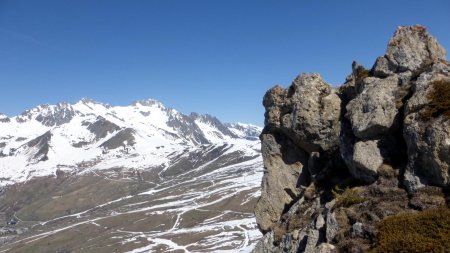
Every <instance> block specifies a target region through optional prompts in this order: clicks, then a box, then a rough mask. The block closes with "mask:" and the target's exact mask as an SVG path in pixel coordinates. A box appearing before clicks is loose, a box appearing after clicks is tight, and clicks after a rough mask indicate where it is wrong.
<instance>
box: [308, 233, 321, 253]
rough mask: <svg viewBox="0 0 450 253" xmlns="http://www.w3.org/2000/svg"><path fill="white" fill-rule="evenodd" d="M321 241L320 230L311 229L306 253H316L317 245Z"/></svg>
mask: <svg viewBox="0 0 450 253" xmlns="http://www.w3.org/2000/svg"><path fill="white" fill-rule="evenodd" d="M318 241H319V230H316V229H310V230H309V231H308V237H307V241H306V247H305V251H304V252H305V253H314V252H316V245H317V242H318Z"/></svg>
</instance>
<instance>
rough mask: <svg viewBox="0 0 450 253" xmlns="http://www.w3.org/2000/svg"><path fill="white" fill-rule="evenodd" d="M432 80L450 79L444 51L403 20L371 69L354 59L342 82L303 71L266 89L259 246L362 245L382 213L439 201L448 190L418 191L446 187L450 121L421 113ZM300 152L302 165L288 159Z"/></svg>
mask: <svg viewBox="0 0 450 253" xmlns="http://www.w3.org/2000/svg"><path fill="white" fill-rule="evenodd" d="M436 80H448V81H444V83H449V85H450V63H448V62H447V61H446V60H445V50H444V49H443V48H442V47H441V46H440V45H439V44H438V43H437V41H436V40H435V39H434V38H433V37H431V35H429V34H428V33H427V32H426V30H425V28H424V27H422V26H413V27H400V28H398V30H397V31H396V33H395V35H394V37H393V38H392V39H391V40H390V42H389V45H388V49H387V51H386V54H385V55H384V56H381V57H378V58H377V60H376V62H375V64H374V66H373V67H372V69H371V70H370V71H369V70H366V69H365V68H364V67H363V66H361V65H358V64H357V63H356V62H353V64H352V74H351V75H349V76H348V77H347V79H346V82H345V84H344V85H343V86H341V87H338V88H336V89H334V88H331V87H330V86H329V85H327V84H326V83H325V82H324V81H323V80H322V79H321V77H320V76H319V75H318V74H302V75H300V76H298V77H297V78H296V79H295V80H294V82H293V84H292V85H291V86H290V87H289V89H283V88H282V87H280V86H276V87H274V88H272V89H271V90H269V91H268V92H267V93H266V95H265V97H264V101H263V104H264V106H265V108H266V114H265V117H266V118H265V130H264V133H263V134H262V135H261V140H262V146H263V158H264V164H265V166H266V173H265V175H264V178H263V185H262V186H263V189H262V196H261V199H260V201H259V202H258V204H257V207H256V215H257V222H258V224H259V226H260V227H261V230H262V231H263V232H264V233H266V234H265V236H264V238H266V239H264V240H263V243H262V245H261V247H263V248H264V249H266V251H255V252H334V251H335V250H337V251H339V252H366V251H369V250H370V249H371V248H373V246H374V242H376V241H377V235H378V232H379V231H378V223H379V222H380V221H381V220H383V219H384V218H386V217H388V216H392V215H395V214H398V213H400V212H411V211H412V210H414V209H420V210H422V209H423V210H425V209H428V208H432V207H436V206H438V205H442V204H443V203H444V199H445V198H444V196H443V195H439V194H435V193H433V194H434V195H433V194H431V193H430V192H429V191H426V190H424V191H422V192H420V194H416V193H414V192H413V191H414V190H416V189H418V188H421V187H424V186H426V187H425V188H424V189H428V188H427V187H429V186H427V185H434V186H437V188H438V189H440V190H441V192H442V188H444V187H448V186H449V185H450V167H449V166H450V119H449V117H447V115H446V113H442V112H441V111H442V109H440V110H441V111H437V112H435V113H433V114H432V116H433V117H432V118H431V119H429V118H428V119H426V118H424V110H427V108H428V107H429V106H430V98H429V94H430V92H431V91H432V89H433V82H434V81H436ZM449 100H450V99H449ZM444 104H446V103H445V102H444ZM341 109H342V111H341ZM444 110H445V109H444ZM439 113H440V114H442V115H439ZM435 114H436V115H435ZM405 149H407V151H405ZM264 150H265V151H264ZM269 151H270V152H269ZM299 154H301V159H300V157H297V158H295V159H290V160H291V161H301V162H300V164H301V166H298V167H295V166H294V167H293V166H292V164H294V162H287V160H286V157H296V155H299ZM338 154H339V155H340V158H339V159H337V155H338ZM342 161H343V162H344V163H345V164H344V165H342V164H341V163H342ZM299 168H301V169H299ZM306 168H307V169H306ZM296 176H297V177H299V178H297V180H298V181H297V183H294V182H296V181H295V177H296ZM280 179H282V180H280ZM282 181H283V182H282ZM299 182H303V183H302V184H299ZM308 183H311V184H310V185H308ZM402 183H403V185H404V186H405V187H406V189H407V190H408V191H409V193H408V192H407V191H406V190H405V189H404V188H403V187H402V186H401V184H402ZM271 184H272V185H271ZM300 185H302V186H301V187H300ZM355 185H358V187H355ZM303 189H305V190H303ZM287 190H288V191H287ZM272 191H273V192H272ZM434 192H436V190H435V191H434ZM444 192H445V191H444ZM286 193H293V194H287V195H286ZM408 194H409V197H410V198H408ZM446 194H447V193H446ZM288 195H289V196H291V198H288V197H287V196H288ZM427 196H428V197H430V199H428V198H427ZM445 197H447V199H448V196H447V195H445ZM448 203H449V202H448V201H447V205H448ZM274 210H276V211H274ZM414 211H415V210H414ZM273 224H276V225H277V227H276V229H277V231H278V232H277V233H276V235H277V236H276V241H275V240H273V235H272V234H273V232H272V231H270V230H271V228H272V226H273ZM280 231H281V232H280ZM283 232H284V234H283ZM271 236H272V237H271ZM267 238H272V241H270V240H268V239H267ZM267 243H269V244H267ZM331 243H333V244H335V245H332V244H331ZM334 246H337V249H335V248H334Z"/></svg>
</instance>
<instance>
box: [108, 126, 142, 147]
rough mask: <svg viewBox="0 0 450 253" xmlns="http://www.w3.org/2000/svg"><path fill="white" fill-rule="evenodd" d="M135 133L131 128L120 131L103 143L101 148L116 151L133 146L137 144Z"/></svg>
mask: <svg viewBox="0 0 450 253" xmlns="http://www.w3.org/2000/svg"><path fill="white" fill-rule="evenodd" d="M134 134H135V131H134V129H131V128H125V129H123V130H120V131H119V132H118V133H117V134H116V135H114V136H113V137H111V138H109V139H108V140H107V141H105V142H103V143H102V144H101V145H100V147H103V148H106V149H116V148H120V147H123V148H125V147H127V146H133V145H134V144H135V138H134Z"/></svg>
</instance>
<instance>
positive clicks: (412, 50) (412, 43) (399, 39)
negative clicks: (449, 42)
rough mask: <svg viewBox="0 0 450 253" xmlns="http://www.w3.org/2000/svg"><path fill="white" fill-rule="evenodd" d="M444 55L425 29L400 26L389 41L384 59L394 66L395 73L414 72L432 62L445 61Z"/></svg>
mask: <svg viewBox="0 0 450 253" xmlns="http://www.w3.org/2000/svg"><path fill="white" fill-rule="evenodd" d="M445 54H446V52H445V49H444V48H443V47H442V46H441V45H439V43H438V42H437V40H436V39H435V38H433V37H432V36H431V35H430V34H429V33H428V32H427V31H426V28H425V27H423V26H413V27H406V26H401V27H399V28H398V29H397V31H396V32H395V34H394V37H393V38H392V39H391V40H390V41H389V45H388V49H387V51H386V58H387V59H388V60H389V63H390V64H392V65H393V66H395V68H396V72H397V71H398V72H404V71H407V70H410V71H412V72H415V71H417V70H419V69H420V68H422V67H423V66H424V65H429V64H430V63H431V62H433V61H434V60H437V59H446V56H445ZM381 64H382V63H381Z"/></svg>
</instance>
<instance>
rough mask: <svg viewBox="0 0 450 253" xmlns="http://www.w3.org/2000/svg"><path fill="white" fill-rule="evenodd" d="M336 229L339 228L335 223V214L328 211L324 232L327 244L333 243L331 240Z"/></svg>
mask: <svg viewBox="0 0 450 253" xmlns="http://www.w3.org/2000/svg"><path fill="white" fill-rule="evenodd" d="M338 228H339V225H338V223H337V221H336V214H335V213H334V212H331V211H328V213H327V223H326V231H325V232H326V238H327V242H328V243H331V242H333V239H334V237H335V236H336V233H337V230H338Z"/></svg>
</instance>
